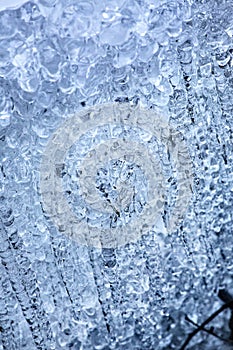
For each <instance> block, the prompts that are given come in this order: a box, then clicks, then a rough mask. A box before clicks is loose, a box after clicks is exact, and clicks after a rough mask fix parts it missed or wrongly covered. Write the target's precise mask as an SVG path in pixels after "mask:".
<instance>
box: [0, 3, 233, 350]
mask: <svg viewBox="0 0 233 350" xmlns="http://www.w3.org/2000/svg"><path fill="white" fill-rule="evenodd" d="M232 38H233V8H232V2H231V1H230V0H221V1H219V0H202V1H201V0H200V1H199V0H196V1H191V0H190V1H188V0H186V1H185V0H183V1H181V0H176V1H168V0H161V1H150V0H116V1H114V0H111V1H99V0H96V1H87V0H85V1H73V0H38V1H35V2H31V1H30V2H27V3H26V4H24V5H23V6H21V7H19V8H17V9H11V10H10V9H9V10H6V11H0V157H1V160H0V217H1V225H0V231H1V235H0V240H1V242H0V258H1V267H0V269H1V271H0V349H1V350H2V349H4V350H5V349H7V350H14V349H15V350H22V349H26V350H34V349H44V350H48V349H56V350H60V349H73V350H74V349H75V350H77V349H80V350H81V349H82V350H90V349H91V350H92V349H93V350H107V349H117V350H118V349H119V350H123V349H127V350H128V349H136V350H137V349H138V350H154V349H157V350H162V349H163V350H167V349H179V348H180V347H181V344H182V343H183V342H184V340H185V338H186V336H187V334H188V333H189V332H190V331H192V330H193V327H192V325H190V324H189V323H187V322H186V321H185V319H184V315H185V314H188V316H189V317H190V318H191V319H193V320H194V321H195V322H197V323H201V322H202V321H203V320H204V319H205V318H206V317H207V315H210V314H211V313H212V312H213V311H215V310H216V309H217V308H218V307H219V306H220V305H221V302H220V301H219V299H218V298H217V296H216V295H217V291H218V289H219V288H220V287H221V288H226V289H227V290H232V268H233V265H232V261H233V259H232V258H233V251H232V250H233V236H232V207H233V176H232V167H233V160H232V159H233V158H232V124H233V118H232V115H233V108H232V106H233V97H232V96H233V51H232V50H233V42H232V41H233V39H232ZM114 101H116V102H119V104H121V103H128V104H129V105H133V106H135V105H137V104H138V105H141V106H143V107H144V108H148V109H149V108H151V109H152V110H154V111H156V112H157V113H158V114H160V115H163V116H164V117H165V118H167V121H168V122H169V123H170V124H171V125H172V127H173V128H174V129H176V130H178V131H179V132H180V133H181V134H182V135H183V136H184V140H185V142H186V145H187V147H188V149H189V153H190V156H191V159H192V163H193V175H194V193H193V198H192V202H191V205H190V207H189V208H188V213H187V215H186V218H185V220H184V221H183V223H182V225H181V226H180V227H178V228H177V230H175V231H174V232H173V233H172V234H170V235H166V234H164V233H163V232H158V231H156V232H155V231H153V230H150V232H145V233H144V235H143V236H142V237H141V238H140V239H139V240H138V241H137V242H134V243H129V244H127V245H126V246H123V247H118V248H115V249H113V248H110V249H106V248H104V249H97V248H90V247H85V246H81V245H79V244H77V243H75V242H74V241H73V240H71V239H69V238H68V237H67V236H66V235H64V234H63V233H61V232H59V230H57V228H56V227H55V226H54V225H53V223H52V220H51V219H50V218H49V217H48V215H47V214H46V213H45V212H43V210H42V204H41V196H40V194H39V172H40V164H41V159H42V155H43V154H44V150H45V149H46V145H47V144H48V141H49V137H50V136H51V135H53V133H54V132H55V131H56V130H57V129H58V128H59V127H60V126H61V125H62V123H64V121H65V120H67V119H68V118H69V116H70V115H73V114H74V113H77V112H79V111H81V110H82V109H83V108H84V107H91V106H95V105H98V104H102V103H107V102H111V103H112V102H114ZM96 135H97V136H98V137H99V139H100V140H105V139H106V134H105V132H104V130H99V132H97V133H96ZM80 142H83V147H84V148H85V146H86V147H87V149H89V145H88V144H87V143H86V142H89V141H88V140H87V139H86V140H85V139H83V140H82V139H81V140H80ZM148 147H149V146H148ZM151 147H152V146H151ZM156 147H157V149H156ZM74 148H75V145H74ZM154 151H155V152H157V153H158V155H159V156H160V159H163V164H162V169H163V171H164V176H167V177H166V178H167V183H166V184H164V186H167V188H171V189H172V191H171V192H168V193H171V194H172V195H171V197H170V198H169V201H168V203H167V211H168V212H169V210H170V209H171V207H172V206H173V203H176V193H177V192H176V191H177V181H176V176H175V175H174V174H173V176H171V177H169V171H171V169H172V168H171V164H170V159H169V157H168V156H167V154H163V149H161V148H160V144H157V145H156V142H155V143H154ZM69 155H70V156H71V155H72V149H71V150H70V153H69V154H68V156H67V164H66V167H67V169H69V167H70V169H71V170H72V162H71V160H72V159H69ZM126 165H127V166H133V165H134V163H130V162H129V163H127V164H126ZM104 167H105V169H107V170H108V171H109V176H110V177H111V171H112V169H113V163H111V162H110V163H108V162H106V163H105V164H104ZM60 170H61V169H60ZM166 170H167V172H166ZM71 174H72V171H71ZM133 174H134V175H133V176H135V177H137V176H139V177H141V179H140V181H141V183H142V184H144V183H147V177H146V174H145V173H144V174H143V172H142V171H140V170H137V168H136V167H134V166H133ZM94 176H96V184H97V185H98V183H99V182H98V181H99V180H100V177H98V176H99V175H98V174H96V175H95V174H94ZM113 178H114V177H113ZM113 178H111V179H112V180H111V181H112V184H113V183H114V181H113ZM105 179H106V177H104V176H102V175H101V181H102V182H103V181H105ZM71 180H72V179H71ZM67 181H68V180H67ZM130 181H131V180H130ZM132 181H133V180H132ZM64 182H65V180H64ZM74 183H75V182H72V181H71V182H69V184H68V182H67V184H66V183H64V187H65V188H66V186H68V185H69V186H71V187H72V185H73V184H74ZM136 184H137V180H136V179H135V185H136ZM130 185H131V182H130ZM143 186H144V185H142V186H141V187H142V188H140V191H141V190H142V192H140V193H145V197H146V191H144V189H145V188H146V185H145V186H144V187H143ZM97 187H98V186H97ZM109 191H110V190H109ZM128 191H130V186H129V187H128ZM147 193H148V195H149V192H147ZM109 195H110V197H111V196H112V198H114V193H112V192H111V191H110V192H109ZM100 198H101V194H100ZM164 214H165V213H164ZM228 319H229V313H227V312H226V313H224V314H222V315H220V316H219V318H218V319H216V320H215V321H214V322H213V323H212V325H214V327H215V331H216V333H220V334H221V332H223V333H224V336H225V337H226V336H228V335H229V330H228V328H227V322H228ZM190 348H192V349H195V350H197V349H202V348H203V349H218V348H222V349H223V346H222V343H221V341H220V340H219V339H215V338H214V337H211V336H208V335H205V334H204V333H201V332H200V333H199V334H198V335H197V336H196V337H195V338H193V341H192V344H190Z"/></svg>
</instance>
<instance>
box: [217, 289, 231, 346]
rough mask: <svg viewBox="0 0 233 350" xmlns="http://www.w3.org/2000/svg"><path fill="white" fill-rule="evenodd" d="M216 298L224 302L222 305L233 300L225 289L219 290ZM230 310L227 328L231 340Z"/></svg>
mask: <svg viewBox="0 0 233 350" xmlns="http://www.w3.org/2000/svg"><path fill="white" fill-rule="evenodd" d="M218 297H219V298H220V299H221V300H222V301H223V302H224V303H228V302H230V301H231V300H233V297H232V295H231V294H230V293H229V292H228V291H227V290H225V289H220V290H219V292H218ZM230 309H231V317H230V320H229V323H228V326H229V328H230V330H231V336H230V339H231V340H233V307H231V308H230Z"/></svg>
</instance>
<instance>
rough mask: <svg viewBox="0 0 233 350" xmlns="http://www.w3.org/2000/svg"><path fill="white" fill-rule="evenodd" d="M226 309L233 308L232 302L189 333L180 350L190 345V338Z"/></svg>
mask: <svg viewBox="0 0 233 350" xmlns="http://www.w3.org/2000/svg"><path fill="white" fill-rule="evenodd" d="M228 308H233V300H231V301H229V302H228V303H226V304H224V305H222V306H221V307H220V308H219V309H218V310H217V311H215V312H214V313H213V314H212V315H211V316H210V317H208V318H207V319H206V320H205V321H204V322H203V323H202V324H201V325H200V326H198V327H197V328H196V329H194V331H193V332H191V333H190V334H189V335H188V337H187V339H186V340H185V342H184V344H183V345H182V346H181V348H180V350H185V348H186V346H187V345H188V344H189V343H190V341H191V340H192V338H193V337H194V336H195V335H196V334H197V333H198V332H200V331H203V330H204V328H205V326H206V325H207V324H208V323H209V322H211V321H212V320H213V319H214V318H215V317H217V316H218V315H219V314H220V313H221V312H223V311H224V310H226V309H228Z"/></svg>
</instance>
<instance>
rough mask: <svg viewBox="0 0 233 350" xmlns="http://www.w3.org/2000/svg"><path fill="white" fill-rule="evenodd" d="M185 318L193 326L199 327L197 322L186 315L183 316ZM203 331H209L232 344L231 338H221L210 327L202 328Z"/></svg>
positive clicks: (219, 337)
mask: <svg viewBox="0 0 233 350" xmlns="http://www.w3.org/2000/svg"><path fill="white" fill-rule="evenodd" d="M185 319H186V320H187V321H188V322H190V323H191V324H192V325H194V326H195V327H200V326H199V325H198V324H197V323H195V322H193V321H192V320H191V319H190V318H189V317H188V316H185ZM203 331H205V332H206V333H209V334H211V335H213V336H214V337H216V338H218V339H220V340H222V341H224V342H226V343H231V344H233V341H232V340H231V339H227V338H223V337H221V336H220V335H218V334H216V333H215V332H214V331H213V330H212V329H211V328H210V329H209V328H203Z"/></svg>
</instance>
